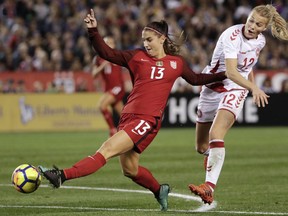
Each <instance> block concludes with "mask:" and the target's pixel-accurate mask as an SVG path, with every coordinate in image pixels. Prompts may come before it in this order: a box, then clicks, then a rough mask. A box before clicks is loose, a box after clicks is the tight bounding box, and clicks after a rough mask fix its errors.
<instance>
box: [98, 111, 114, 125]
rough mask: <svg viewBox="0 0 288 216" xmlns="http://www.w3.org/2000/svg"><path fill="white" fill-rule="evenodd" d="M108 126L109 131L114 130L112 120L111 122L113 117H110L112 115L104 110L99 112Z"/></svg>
mask: <svg viewBox="0 0 288 216" xmlns="http://www.w3.org/2000/svg"><path fill="white" fill-rule="evenodd" d="M101 112H102V114H103V116H104V118H105V120H106V122H107V124H108V126H109V129H110V130H113V129H115V125H114V120H113V117H112V114H111V112H109V110H107V109H105V110H101Z"/></svg>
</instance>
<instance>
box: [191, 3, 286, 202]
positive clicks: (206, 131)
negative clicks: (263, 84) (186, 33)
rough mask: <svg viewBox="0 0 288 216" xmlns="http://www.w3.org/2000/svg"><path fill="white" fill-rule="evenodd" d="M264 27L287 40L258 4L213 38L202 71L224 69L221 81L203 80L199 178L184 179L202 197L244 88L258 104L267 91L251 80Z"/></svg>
mask: <svg viewBox="0 0 288 216" xmlns="http://www.w3.org/2000/svg"><path fill="white" fill-rule="evenodd" d="M268 27H270V29H271V32H272V34H273V36H274V37H276V38H277V39H280V40H288V31H287V27H286V21H285V20H284V19H283V18H282V17H281V16H280V15H279V13H278V12H277V11H276V9H275V8H274V7H273V6H272V5H259V6H257V7H255V8H253V10H252V11H251V13H250V14H249V17H248V18H247V21H246V23H245V24H239V25H234V26H232V27H230V28H228V29H226V30H225V31H224V32H223V33H222V34H221V36H220V38H219V39H218V42H217V44H216V47H215V50H214V52H213V56H212V59H211V62H210V64H209V65H208V66H207V67H206V68H205V69H204V70H203V72H202V73H218V72H221V71H226V76H227V77H228V78H227V79H225V80H224V81H221V82H217V83H213V84H209V85H206V86H203V88H202V91H201V94H200V101H199V105H198V113H197V114H198V117H197V123H196V149H197V151H198V152H199V153H201V154H204V155H205V160H204V162H205V163H204V166H205V170H206V179H205V183H203V184H201V185H199V186H197V185H194V184H190V185H189V189H190V190H191V192H192V193H194V194H196V195H198V196H200V197H201V199H202V200H203V202H204V203H208V204H211V203H212V202H213V193H214V189H215V187H216V184H217V181H218V178H219V176H220V172H221V169H222V166H223V163H224V157H225V148H224V137H225V135H226V134H227V132H228V130H229V129H230V128H231V127H232V125H233V124H234V122H235V119H236V118H237V117H238V115H239V113H240V112H241V110H242V107H243V103H244V101H245V98H246V96H247V94H248V92H249V91H251V93H252V95H253V100H254V102H255V104H256V105H257V106H258V107H265V106H266V105H267V104H268V98H269V96H268V95H266V94H265V93H264V92H263V91H262V90H261V89H260V88H258V87H257V86H256V85H255V84H254V79H253V66H254V65H255V64H256V63H257V60H258V57H259V53H260V51H261V50H262V49H263V47H264V46H265V43H266V41H265V37H264V35H263V34H262V32H263V31H265V30H266V29H267V28H268Z"/></svg>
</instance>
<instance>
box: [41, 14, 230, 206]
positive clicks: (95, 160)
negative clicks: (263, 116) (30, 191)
mask: <svg viewBox="0 0 288 216" xmlns="http://www.w3.org/2000/svg"><path fill="white" fill-rule="evenodd" d="M84 21H85V23H86V25H87V28H88V35H89V39H90V40H91V43H92V45H93V47H94V49H95V50H96V52H97V53H98V55H99V56H100V57H101V58H103V59H106V60H107V61H110V62H112V63H114V64H118V65H121V66H124V67H126V68H127V69H128V70H129V72H130V75H131V79H132V83H133V89H132V91H131V93H130V95H129V96H128V101H127V103H126V105H125V106H124V108H123V111H122V113H121V117H120V122H119V126H118V132H117V133H116V134H114V135H113V136H112V137H110V138H109V139H108V140H106V141H105V142H104V143H103V144H102V146H101V147H100V148H99V149H98V150H97V151H96V153H95V154H94V155H91V156H88V157H86V158H84V159H82V160H81V161H79V162H77V163H76V164H74V165H73V166H72V167H70V168H67V169H62V170H59V169H57V167H54V169H49V170H48V169H46V168H44V167H42V166H39V168H40V170H41V172H42V173H43V175H44V176H45V177H46V178H47V179H48V180H49V181H50V183H51V184H52V185H54V187H56V188H58V187H60V186H61V184H62V183H63V182H64V181H66V180H69V179H74V178H79V177H82V176H87V175H90V174H92V173H94V172H96V171H97V170H99V169H100V168H101V167H102V166H104V165H105V164H106V161H107V160H109V159H110V158H112V157H115V156H119V157H120V163H121V166H122V170H123V174H124V175H125V176H127V177H129V178H131V179H132V181H134V182H135V183H137V184H139V185H141V186H142V187H144V188H147V189H149V190H150V191H151V192H152V193H153V194H154V196H155V198H156V199H157V201H158V202H159V204H160V209H161V210H162V211H166V210H167V208H168V193H169V192H170V187H169V185H168V184H162V185H160V184H159V183H158V181H157V180H156V179H155V178H154V177H153V175H152V173H151V172H150V171H149V170H148V169H146V168H144V167H142V166H140V165H139V158H140V154H141V153H142V152H143V151H144V150H145V149H146V147H148V145H149V144H150V143H151V142H152V140H153V139H154V138H155V136H156V135H157V133H158V131H159V129H160V126H161V118H162V116H163V112H164V109H165V106H166V102H167V99H168V96H169V93H170V90H171V88H172V85H173V83H174V81H175V80H176V78H178V77H180V76H182V77H183V78H184V79H185V80H187V81H188V82H189V83H190V84H192V85H204V84H207V83H211V82H214V81H221V80H223V79H225V78H226V76H225V74H224V72H223V73H218V74H196V73H194V72H193V71H192V70H191V69H190V67H189V66H188V64H187V63H185V61H184V60H183V58H182V57H181V56H179V55H176V53H177V52H178V51H179V47H178V46H176V45H175V44H174V43H173V42H172V41H171V40H170V38H169V37H168V25H167V23H166V22H165V21H161V22H152V23H150V24H148V25H147V26H146V27H145V28H144V29H143V31H142V40H143V44H144V47H145V50H142V49H136V50H129V51H128V50H127V51H120V50H115V49H112V48H110V47H109V46H108V45H107V44H106V43H105V42H104V41H103V39H102V37H101V36H100V34H99V33H98V30H97V21H96V19H95V16H94V11H93V10H91V11H90V13H89V14H88V15H87V16H86V18H85V19H84Z"/></svg>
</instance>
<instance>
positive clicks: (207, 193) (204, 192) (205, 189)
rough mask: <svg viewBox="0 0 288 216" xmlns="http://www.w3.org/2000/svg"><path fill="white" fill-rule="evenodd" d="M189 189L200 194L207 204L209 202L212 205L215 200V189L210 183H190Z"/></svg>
mask: <svg viewBox="0 0 288 216" xmlns="http://www.w3.org/2000/svg"><path fill="white" fill-rule="evenodd" d="M189 189H190V190H191V192H192V193H194V194H195V195H198V196H200V197H201V199H202V201H203V202H204V203H205V204H206V203H208V204H209V205H210V204H211V203H212V202H213V191H212V189H211V188H210V186H209V185H208V184H205V183H204V184H201V185H199V186H196V185H193V184H190V185H189Z"/></svg>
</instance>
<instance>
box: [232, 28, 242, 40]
mask: <svg viewBox="0 0 288 216" xmlns="http://www.w3.org/2000/svg"><path fill="white" fill-rule="evenodd" d="M239 33H240V30H239V29H236V30H235V31H234V32H232V35H231V36H230V40H231V41H233V40H235V39H236V37H237V35H238V34H239Z"/></svg>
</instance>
